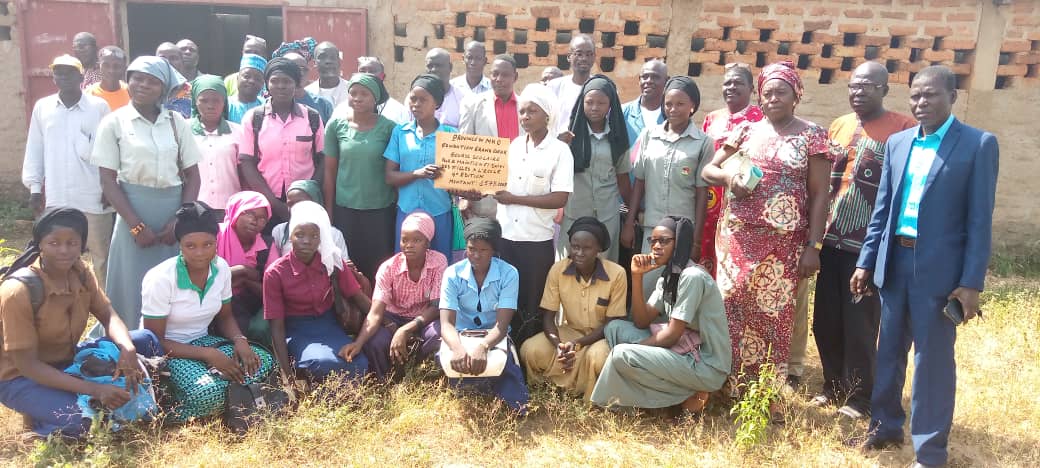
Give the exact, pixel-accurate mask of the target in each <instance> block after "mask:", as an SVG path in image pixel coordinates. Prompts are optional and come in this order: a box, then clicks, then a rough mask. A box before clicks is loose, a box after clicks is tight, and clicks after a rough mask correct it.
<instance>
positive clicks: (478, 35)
mask: <svg viewBox="0 0 1040 468" xmlns="http://www.w3.org/2000/svg"><path fill="white" fill-rule="evenodd" d="M486 34H487V28H485V27H483V26H477V27H475V28H473V40H474V41H477V42H484V38H485V35H486Z"/></svg>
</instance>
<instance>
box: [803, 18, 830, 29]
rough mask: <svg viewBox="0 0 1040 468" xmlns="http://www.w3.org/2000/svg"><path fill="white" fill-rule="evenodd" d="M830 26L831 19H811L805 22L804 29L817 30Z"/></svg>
mask: <svg viewBox="0 0 1040 468" xmlns="http://www.w3.org/2000/svg"><path fill="white" fill-rule="evenodd" d="M830 28H831V20H813V21H806V22H805V30H806V31H819V30H826V29H830Z"/></svg>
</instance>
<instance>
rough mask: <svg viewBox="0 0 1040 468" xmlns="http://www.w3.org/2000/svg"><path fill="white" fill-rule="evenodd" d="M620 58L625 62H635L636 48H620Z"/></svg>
mask: <svg viewBox="0 0 1040 468" xmlns="http://www.w3.org/2000/svg"><path fill="white" fill-rule="evenodd" d="M621 58H623V59H625V60H635V59H636V47H635V46H625V47H622V48H621Z"/></svg>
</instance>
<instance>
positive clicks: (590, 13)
mask: <svg viewBox="0 0 1040 468" xmlns="http://www.w3.org/2000/svg"><path fill="white" fill-rule="evenodd" d="M600 14H601V13H600V11H599V10H597V9H595V8H579V9H577V10H575V11H574V15H575V16H577V17H578V18H580V19H597V18H599V15H600Z"/></svg>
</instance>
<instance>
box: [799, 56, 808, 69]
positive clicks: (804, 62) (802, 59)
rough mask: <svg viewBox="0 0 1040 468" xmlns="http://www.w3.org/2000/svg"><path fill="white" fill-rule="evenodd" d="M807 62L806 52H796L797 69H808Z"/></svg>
mask: <svg viewBox="0 0 1040 468" xmlns="http://www.w3.org/2000/svg"><path fill="white" fill-rule="evenodd" d="M809 63H810V59H809V55H807V54H798V69H799V70H808V69H809Z"/></svg>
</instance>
